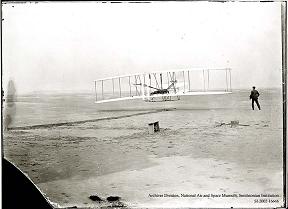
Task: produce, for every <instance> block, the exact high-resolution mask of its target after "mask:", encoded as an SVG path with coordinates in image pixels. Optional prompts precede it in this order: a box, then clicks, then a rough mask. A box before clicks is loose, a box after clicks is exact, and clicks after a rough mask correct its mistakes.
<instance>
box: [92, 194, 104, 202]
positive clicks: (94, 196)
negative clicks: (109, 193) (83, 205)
mask: <svg viewBox="0 0 288 209" xmlns="http://www.w3.org/2000/svg"><path fill="white" fill-rule="evenodd" d="M89 198H90V199H91V200H93V201H98V202H100V201H103V200H102V199H101V198H100V197H98V196H96V195H91V196H90V197H89Z"/></svg>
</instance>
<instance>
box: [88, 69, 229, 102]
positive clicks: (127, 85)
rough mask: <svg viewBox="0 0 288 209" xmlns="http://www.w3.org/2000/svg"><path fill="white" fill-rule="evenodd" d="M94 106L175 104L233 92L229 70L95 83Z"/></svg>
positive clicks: (124, 77) (183, 71)
mask: <svg viewBox="0 0 288 209" xmlns="http://www.w3.org/2000/svg"><path fill="white" fill-rule="evenodd" d="M94 88H95V103H105V102H113V101H115V102H116V101H121V100H129V99H142V100H143V101H145V102H165V101H177V100H180V99H181V97H182V96H194V95H210V94H228V93H231V92H232V86H231V69H230V68H219V69H202V68H201V69H200V68H187V69H176V70H171V71H157V72H147V73H138V74H129V75H122V76H115V77H108V78H103V79H98V80H94Z"/></svg>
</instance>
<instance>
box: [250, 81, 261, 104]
mask: <svg viewBox="0 0 288 209" xmlns="http://www.w3.org/2000/svg"><path fill="white" fill-rule="evenodd" d="M252 88H253V90H252V91H251V94H250V99H252V109H253V110H254V102H256V104H257V107H258V109H259V110H261V108H260V104H259V102H258V97H259V95H260V94H259V92H258V91H257V90H256V89H255V88H256V87H255V86H253V87H252Z"/></svg>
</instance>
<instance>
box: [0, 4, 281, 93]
mask: <svg viewBox="0 0 288 209" xmlns="http://www.w3.org/2000/svg"><path fill="white" fill-rule="evenodd" d="M280 6H281V5H280V3H279V2H278V3H277V2H276V3H275V2H271V3H256V2H249V3H244V2H238V3H233V2H230V3H211V2H210V3H209V2H154V3H149V4H144V3H142V4H132V3H122V4H118V3H117V4H111V3H105V4H104V3H95V2H85V3H76V2H74V3H67V2H66V3H60V2H58V3H26V4H5V5H3V7H2V11H3V18H4V20H3V21H2V23H3V25H2V27H3V32H2V35H3V39H2V40H3V46H2V47H3V51H2V53H3V76H4V87H5V85H6V82H7V80H9V79H12V80H13V81H14V83H15V86H16V89H17V92H18V93H29V92H31V91H47V90H48V91H49V90H59V91H68V90H71V91H82V90H88V91H89V90H93V80H95V79H100V78H103V77H110V76H118V75H121V74H127V73H138V72H149V71H155V70H156V71H158V70H165V71H166V70H170V69H174V68H187V67H188V68H193V67H203V68H206V67H209V68H219V67H221V68H226V67H230V68H232V69H233V72H232V86H233V88H247V89H250V88H251V86H252V85H256V86H257V87H259V88H263V87H281V13H280V12H281V8H280Z"/></svg>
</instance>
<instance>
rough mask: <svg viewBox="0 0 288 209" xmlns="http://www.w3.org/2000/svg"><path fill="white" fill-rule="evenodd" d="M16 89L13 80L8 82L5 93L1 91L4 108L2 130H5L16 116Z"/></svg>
mask: <svg viewBox="0 0 288 209" xmlns="http://www.w3.org/2000/svg"><path fill="white" fill-rule="evenodd" d="M16 100H17V98H16V88H15V85H14V82H13V80H9V82H8V87H7V90H6V92H4V91H3V90H2V101H3V102H4V103H3V107H4V123H3V128H4V130H7V129H8V128H9V125H11V123H12V121H13V119H14V117H15V115H16V104H15V102H16Z"/></svg>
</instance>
